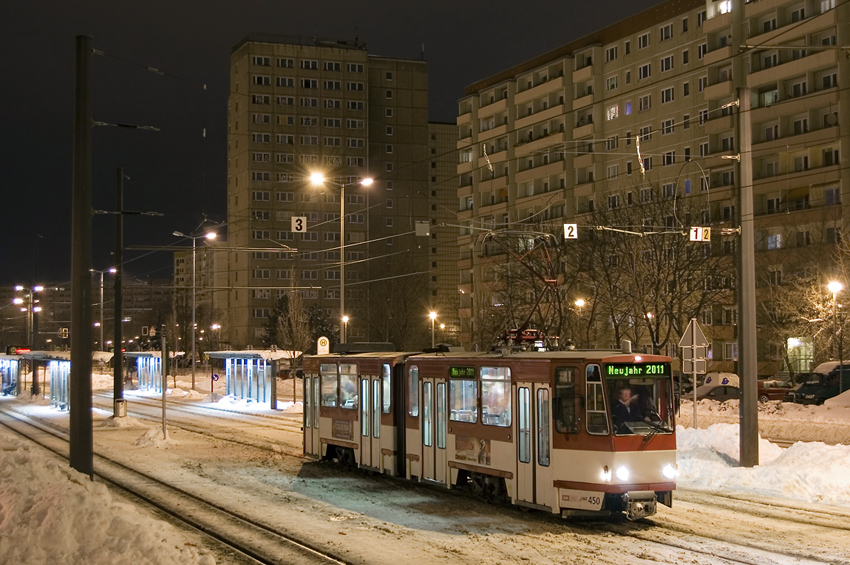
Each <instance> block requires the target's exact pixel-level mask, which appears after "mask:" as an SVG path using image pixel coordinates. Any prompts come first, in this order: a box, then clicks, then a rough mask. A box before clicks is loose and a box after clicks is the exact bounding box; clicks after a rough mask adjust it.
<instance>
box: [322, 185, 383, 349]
mask: <svg viewBox="0 0 850 565" xmlns="http://www.w3.org/2000/svg"><path fill="white" fill-rule="evenodd" d="M372 182H373V179H371V178H369V177H366V178H363V179H360V180H359V181H356V182H349V183H344V182H334V181H331V180H328V179H326V178H325V176H324V175H323V174H322V173H312V174H311V175H310V183H311V184H312V185H313V186H324V185H326V184H333V185H336V186H338V187H339V315H340V317H341V318H342V320H343V332H342V343H345V324H347V323H348V316H346V315H345V187H346V186H347V185H351V184H354V185H360V186H369V185H370V184H372Z"/></svg>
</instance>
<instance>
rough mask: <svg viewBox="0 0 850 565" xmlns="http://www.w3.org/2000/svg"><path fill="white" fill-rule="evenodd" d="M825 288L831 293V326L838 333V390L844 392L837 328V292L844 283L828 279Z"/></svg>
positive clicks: (839, 332)
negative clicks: (828, 281)
mask: <svg viewBox="0 0 850 565" xmlns="http://www.w3.org/2000/svg"><path fill="white" fill-rule="evenodd" d="M826 288H827V289H829V292H831V293H832V328H833V332H834V333H836V334H838V392H839V393H841V392H844V390H843V389H844V375H843V371H844V352H843V351H842V350H841V349H842V345H843V344H842V343H841V342H842V341H843V339H842V338H843V337H844V336H843V335H842V334H843V333H844V332H843V331H841V330H839V329H838V299H837V298H838V297H837V295H838V293H839V292H841V291H842V290H844V285H843V284H841V283H840V282H838V281H830V283H829V284H828V285H826Z"/></svg>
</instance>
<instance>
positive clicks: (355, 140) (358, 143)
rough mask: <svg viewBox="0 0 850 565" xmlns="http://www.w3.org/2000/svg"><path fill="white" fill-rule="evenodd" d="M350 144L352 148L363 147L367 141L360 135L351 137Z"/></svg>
mask: <svg viewBox="0 0 850 565" xmlns="http://www.w3.org/2000/svg"><path fill="white" fill-rule="evenodd" d="M348 146H349V147H351V148H352V149H363V147H365V141H364V140H363V138H360V137H349V138H348Z"/></svg>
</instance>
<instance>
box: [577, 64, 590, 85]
mask: <svg viewBox="0 0 850 565" xmlns="http://www.w3.org/2000/svg"><path fill="white" fill-rule="evenodd" d="M591 78H593V65H588V66H586V67H584V68H583V69H579V70H577V71H573V84H575V83H577V82H584V81H586V80H590V79H591Z"/></svg>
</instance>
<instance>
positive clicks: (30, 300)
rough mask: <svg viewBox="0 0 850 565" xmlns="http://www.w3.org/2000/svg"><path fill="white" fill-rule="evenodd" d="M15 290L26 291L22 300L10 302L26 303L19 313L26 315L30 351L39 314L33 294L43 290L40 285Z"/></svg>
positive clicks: (36, 333)
mask: <svg viewBox="0 0 850 565" xmlns="http://www.w3.org/2000/svg"><path fill="white" fill-rule="evenodd" d="M15 290H16V291H17V292H21V291H24V290H25V291H27V292H26V294H25V295H24V296H25V297H26V299H24V298H14V299H13V300H12V303H13V304H24V303H25V302H26V304H27V305H26V306H21V312H26V313H27V339H28V340H29V345H30V348H31V349H36V346H37V344H36V337H37V335H38V318H37V316H36V314H38V313H39V312H41V306H38V299H36V298H35V293H37V292H41V291H43V290H44V287H43V286H41V285H35V286H32V287H30V288H27V287H24V286H21V285H17V286H15ZM36 394H37V393H36Z"/></svg>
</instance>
